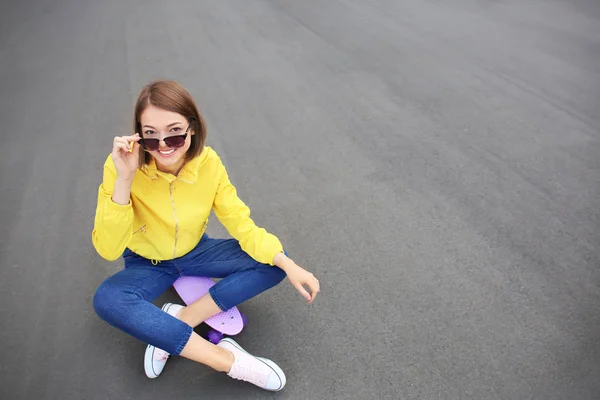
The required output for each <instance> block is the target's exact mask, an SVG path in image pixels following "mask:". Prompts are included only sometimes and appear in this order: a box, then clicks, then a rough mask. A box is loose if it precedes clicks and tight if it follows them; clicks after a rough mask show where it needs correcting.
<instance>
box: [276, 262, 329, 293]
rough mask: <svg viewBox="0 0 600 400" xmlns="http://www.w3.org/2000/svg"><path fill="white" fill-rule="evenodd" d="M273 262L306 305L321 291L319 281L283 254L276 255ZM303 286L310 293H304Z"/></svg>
mask: <svg viewBox="0 0 600 400" xmlns="http://www.w3.org/2000/svg"><path fill="white" fill-rule="evenodd" d="M273 262H274V264H275V265H276V266H278V267H279V268H281V269H282V270H283V271H284V272H285V273H286V274H287V277H288V279H289V281H290V283H291V284H292V286H294V287H295V288H296V290H297V291H298V292H300V294H301V295H302V296H303V297H304V298H305V299H306V300H308V304H310V303H312V302H313V301H315V297H316V296H317V293H319V292H320V291H321V286H320V284H319V280H318V279H317V278H315V276H314V275H313V274H311V273H310V272H308V271H307V270H305V269H304V268H302V267H300V266H299V265H297V264H296V263H295V262H294V261H293V260H292V259H291V258H288V257H287V256H286V255H285V254H283V253H279V254H277V255H276V256H275V259H274V260H273ZM304 286H308V288H309V289H310V293H309V292H307V291H306V289H305V287H304Z"/></svg>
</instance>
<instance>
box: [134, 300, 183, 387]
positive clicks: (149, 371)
mask: <svg viewBox="0 0 600 400" xmlns="http://www.w3.org/2000/svg"><path fill="white" fill-rule="evenodd" d="M182 308H184V307H183V306H180V305H179V304H173V303H165V304H164V305H163V306H162V310H163V311H165V312H167V313H169V314H171V315H172V316H174V317H177V313H178V312H179V311H180V310H181V309H182ZM169 355H170V354H169V353H167V352H166V351H164V350H161V349H158V348H156V347H154V346H152V345H148V347H146V354H144V371H146V376H147V377H148V378H150V379H154V378H158V376H159V375H160V373H161V372H162V371H163V369H164V368H165V364H166V363H167V359H168V358H169Z"/></svg>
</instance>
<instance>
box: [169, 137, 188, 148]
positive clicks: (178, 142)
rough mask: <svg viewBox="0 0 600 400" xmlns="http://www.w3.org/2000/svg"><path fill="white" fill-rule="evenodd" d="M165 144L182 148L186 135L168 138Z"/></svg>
mask: <svg viewBox="0 0 600 400" xmlns="http://www.w3.org/2000/svg"><path fill="white" fill-rule="evenodd" d="M165 144H166V145H167V146H169V147H172V148H178V147H181V146H183V145H184V144H185V135H181V136H169V137H166V138H165Z"/></svg>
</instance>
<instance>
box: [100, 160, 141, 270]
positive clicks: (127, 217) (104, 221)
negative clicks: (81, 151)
mask: <svg viewBox="0 0 600 400" xmlns="http://www.w3.org/2000/svg"><path fill="white" fill-rule="evenodd" d="M116 178H117V171H116V168H115V165H114V163H113V160H112V158H111V157H110V156H109V157H108V158H107V160H106V162H105V163H104V173H103V178H102V184H101V185H100V187H99V189H98V203H97V206H96V217H95V219H94V229H93V231H92V243H93V244H94V248H95V249H96V251H97V252H98V254H99V255H100V256H101V257H102V258H104V259H106V260H108V261H115V260H116V259H118V258H119V257H120V256H121V255H122V254H123V252H124V251H125V248H126V247H127V245H128V244H129V241H130V240H131V236H132V230H133V229H132V228H133V207H132V205H131V200H130V201H129V203H128V204H126V205H121V204H117V203H115V202H114V201H113V200H112V194H113V192H114V188H115V181H116Z"/></svg>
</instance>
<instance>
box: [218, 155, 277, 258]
mask: <svg viewBox="0 0 600 400" xmlns="http://www.w3.org/2000/svg"><path fill="white" fill-rule="evenodd" d="M217 161H218V165H217V179H218V187H217V194H216V196H215V200H214V204H213V211H214V212H215V215H216V216H217V218H218V219H219V221H220V222H221V223H222V224H223V226H224V227H225V228H226V229H227V231H228V232H229V234H230V235H231V236H233V237H234V238H235V239H237V240H238V241H239V242H240V246H241V247H242V249H243V250H244V251H245V252H246V253H248V254H249V255H250V256H251V257H252V258H254V259H255V260H256V261H258V262H260V263H263V264H269V265H273V259H274V258H275V255H276V254H277V253H281V252H283V246H282V245H281V243H280V241H279V239H278V238H277V237H275V236H274V235H272V234H270V233H268V232H267V231H266V230H265V229H263V228H259V227H258V226H256V225H255V223H254V221H252V219H251V218H250V209H249V208H248V206H246V204H244V202H243V201H242V200H240V198H239V197H238V195H237V191H236V189H235V187H234V186H233V185H232V183H231V182H230V181H229V177H228V175H227V171H226V170H225V166H224V165H223V163H222V161H221V159H220V158H219V157H218V156H217Z"/></svg>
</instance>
